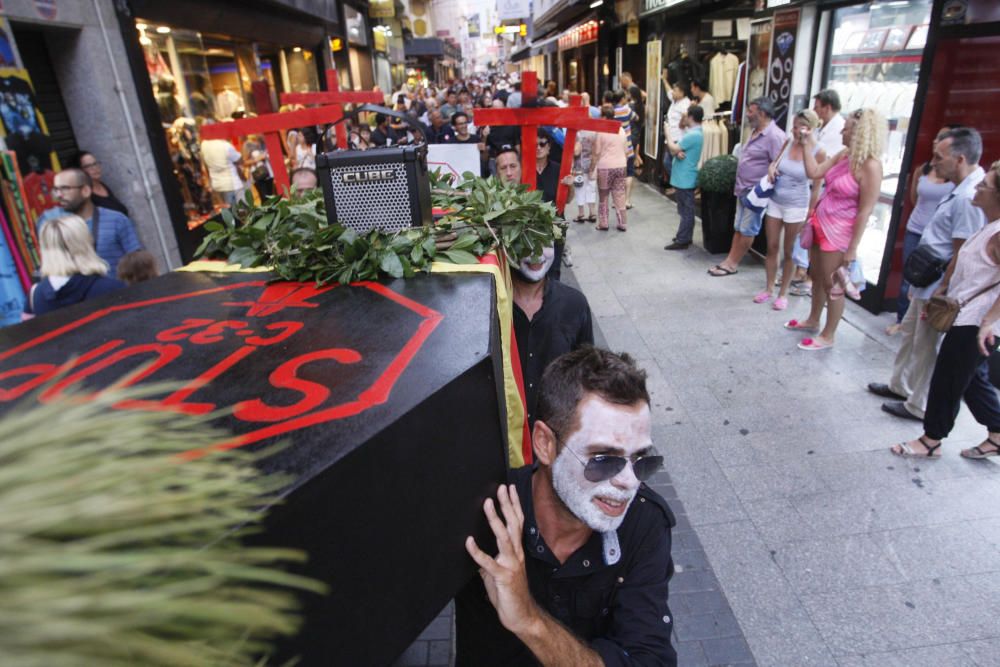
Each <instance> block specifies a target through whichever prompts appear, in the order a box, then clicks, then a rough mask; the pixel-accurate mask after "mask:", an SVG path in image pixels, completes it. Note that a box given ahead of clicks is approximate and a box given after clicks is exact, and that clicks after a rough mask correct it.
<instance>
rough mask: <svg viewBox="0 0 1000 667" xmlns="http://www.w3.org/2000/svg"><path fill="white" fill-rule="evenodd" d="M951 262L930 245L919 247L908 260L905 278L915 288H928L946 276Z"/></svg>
mask: <svg viewBox="0 0 1000 667" xmlns="http://www.w3.org/2000/svg"><path fill="white" fill-rule="evenodd" d="M950 261H951V260H949V259H944V258H942V257H941V256H940V255H938V254H937V253H936V252H934V249H933V248H931V247H930V246H929V245H918V246H917V248H916V250H914V251H913V252H911V253H910V256H909V257H907V258H906V264H904V265H903V277H904V278H906V282H908V283H910V284H911V285H913V286H914V287H927V286H928V285H931V284H933V283H934V281H935V280H937V279H938V278H940V277H941V276H943V275H944V272H945V269H947V268H948V262H950Z"/></svg>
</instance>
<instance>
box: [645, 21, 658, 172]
mask: <svg viewBox="0 0 1000 667" xmlns="http://www.w3.org/2000/svg"><path fill="white" fill-rule="evenodd" d="M662 49H663V42H661V41H660V40H658V39H657V40H653V41H651V42H646V93H647V95H648V98H647V100H646V144H645V146H644V148H645V153H646V155H649V156H650V157H653V158H655V157H656V156H657V155H658V153H657V151H658V150H659V148H660V89H661V87H662V84H661V83H660V68H661V66H662V63H663V53H662Z"/></svg>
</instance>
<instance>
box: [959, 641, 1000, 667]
mask: <svg viewBox="0 0 1000 667" xmlns="http://www.w3.org/2000/svg"><path fill="white" fill-rule="evenodd" d="M959 646H961V647H962V651H964V652H965V654H966V655H968V656H969V657H970V658H971V659H972V662H973V664H975V665H979V666H980V667H987V666H988V665H989V666H992V665H996V664H997V656H1000V638H993V639H982V640H979V641H972V642H963V643H962V644H959Z"/></svg>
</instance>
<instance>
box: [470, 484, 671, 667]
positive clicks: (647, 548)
mask: <svg viewBox="0 0 1000 667" xmlns="http://www.w3.org/2000/svg"><path fill="white" fill-rule="evenodd" d="M534 471H535V468H534V467H532V466H527V467H524V468H518V469H517V470H512V471H511V472H510V475H509V477H510V482H511V483H513V484H515V485H516V486H517V494H518V497H519V498H520V500H521V507H522V509H523V510H524V535H523V544H524V555H525V558H524V561H525V569H526V571H527V575H528V587H529V588H530V589H531V595H532V597H533V598H534V599H535V602H537V603H538V605H539V606H540V607H542V608H543V609H544V610H545V611H546V612H548V613H549V614H551V615H552V616H553V617H554V618H555V619H556V620H558V621H559V622H560V623H562V624H563V625H564V626H566V628H567V629H569V630H570V632H572V633H573V634H574V635H575V636H576V637H577V638H578V639H580V640H582V641H584V642H585V643H588V644H589V645H590V648H592V649H593V650H595V651H597V652H598V653H599V654H600V656H601V658H602V659H603V660H604V664H605V665H606V667H625V666H626V665H629V666H636V665H645V666H653V665H655V666H657V667H662V666H665V665H676V664H677V653H676V652H675V651H674V648H673V647H672V646H671V644H670V633H671V630H672V628H673V617H672V615H671V613H670V608H669V606H668V604H667V596H668V592H669V590H668V589H669V581H670V577H671V576H673V573H674V565H673V560H672V559H671V557H670V529H671V528H672V527H673V526H674V524H675V523H676V521H675V520H674V516H673V513H672V512H671V511H670V508H669V507H668V506H667V503H666V501H665V500H663V498H661V497H660V496H659V494H657V493H656V492H655V491H653V490H652V489H650V488H649V487H647V486H646V485H645V484H643V485H642V486H640V487H639V492H638V494H637V495H636V497H635V499H634V500H633V501H632V504H631V505H630V506H629V509H628V512H626V514H625V520H624V521H623V522H622V525H621V526H620V527H619V528H618V530H617V531H615V532H614V533H606V534H601V533H592V534H591V536H590V539H589V540H588V541H587V542H586V543H585V544H584V545H583V546H582V547H580V548H579V549H578V550H577V551H575V552H574V553H573V555H571V556H570V557H569V558H568V559H567V560H566V562H565V563H562V564H560V563H559V561H558V560H557V559H556V557H555V556H554V555H553V553H552V552H551V551H550V549H549V546H548V545H547V544H546V543H545V540H544V539H543V538H542V536H541V534H540V533H539V532H538V527H537V525H536V523H535V512H534V505H533V501H532V496H531V475H532V474H533V473H534ZM455 604H456V607H455V620H456V623H457V643H458V655H457V659H456V663H455V664H456V665H457V666H458V667H464V666H466V665H470V666H471V665H475V666H476V667H480V666H482V665H505V666H506V665H514V666H517V665H537V664H538V661H537V660H536V659H535V656H534V655H533V654H532V653H531V651H530V650H528V647H527V646H525V645H524V644H523V643H521V641H520V640H519V639H518V638H517V637H515V636H514V635H513V634H512V633H510V632H508V631H507V630H506V629H504V627H503V626H502V625H501V624H500V620H499V618H498V617H497V613H496V610H495V609H494V608H493V605H492V604H490V601H489V598H487V597H486V589H485V588H484V586H483V581H482V579H481V578H480V577H479V576H476V577H474V578H473V579H472V581H470V582H469V583H468V584H467V585H466V586H465V588H463V589H462V590H461V592H459V594H458V596H457V597H456V598H455Z"/></svg>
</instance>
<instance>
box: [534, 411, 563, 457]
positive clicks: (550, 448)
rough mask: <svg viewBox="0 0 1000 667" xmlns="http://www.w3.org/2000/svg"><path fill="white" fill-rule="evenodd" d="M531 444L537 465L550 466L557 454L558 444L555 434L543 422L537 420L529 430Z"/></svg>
mask: <svg viewBox="0 0 1000 667" xmlns="http://www.w3.org/2000/svg"><path fill="white" fill-rule="evenodd" d="M531 444H532V447H533V449H534V451H535V459H537V460H538V462H539V463H541V464H542V465H546V466H551V465H552V464H553V463H554V462H555V460H556V455H557V454H558V451H557V450H558V443H557V442H556V434H555V432H554V431H553V430H552V429H551V428H549V425H548V424H546V423H545V422H543V421H541V420H538V421H536V422H535V426H534V428H532V429H531Z"/></svg>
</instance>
